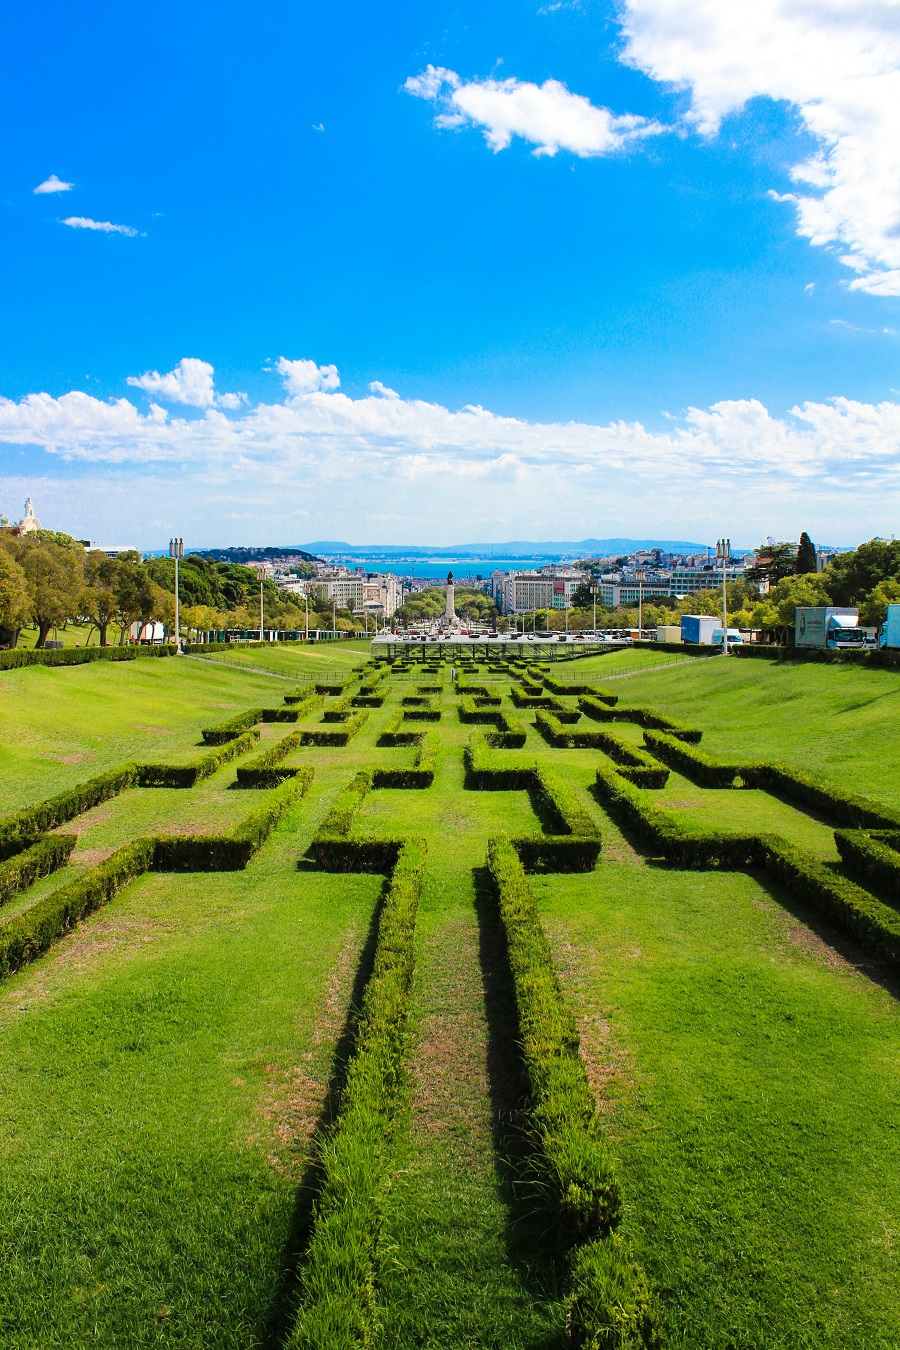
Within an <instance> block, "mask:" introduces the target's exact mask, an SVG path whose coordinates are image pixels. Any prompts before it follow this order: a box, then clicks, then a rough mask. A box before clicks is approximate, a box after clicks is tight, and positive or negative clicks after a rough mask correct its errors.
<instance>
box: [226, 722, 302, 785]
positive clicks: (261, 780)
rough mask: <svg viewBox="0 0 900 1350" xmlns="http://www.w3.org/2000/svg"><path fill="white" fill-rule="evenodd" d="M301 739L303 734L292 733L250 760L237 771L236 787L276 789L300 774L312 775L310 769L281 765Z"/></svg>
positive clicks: (298, 732)
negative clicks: (286, 780)
mask: <svg viewBox="0 0 900 1350" xmlns="http://www.w3.org/2000/svg"><path fill="white" fill-rule="evenodd" d="M302 738H303V733H302V732H301V731H292V732H291V734H290V735H289V736H283V737H282V738H281V740H280V741H276V742H275V744H274V745H272V746H270V747H269V749H268V750H264V751H263V753H262V754H261V755H257V756H256V758H255V759H251V760H250V763H249V764H243V765H241V766H240V768H239V769H238V771H237V786H238V787H239V788H273V787H277V786H278V784H279V783H283V782H284V781H285V779H287V778H296V777H297V776H298V775H299V774H302V773H309V774H310V775H312V770H311V769H299V768H297V767H293V768H288V767H287V766H286V765H284V764H283V763H282V760H285V759H287V757H288V755H289V754H291V752H292V751H294V750H296V749H297V748H298V746H299V745H300V744H301V742H302Z"/></svg>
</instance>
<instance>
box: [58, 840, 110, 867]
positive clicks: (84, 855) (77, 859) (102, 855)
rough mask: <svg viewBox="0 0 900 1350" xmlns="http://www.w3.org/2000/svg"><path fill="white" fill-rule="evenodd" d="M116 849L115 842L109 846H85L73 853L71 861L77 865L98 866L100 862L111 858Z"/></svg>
mask: <svg viewBox="0 0 900 1350" xmlns="http://www.w3.org/2000/svg"><path fill="white" fill-rule="evenodd" d="M115 851H116V846H115V845H114V844H113V845H111V846H110V847H109V848H83V849H80V850H79V851H78V852H77V853H73V854H72V856H71V858H70V860H69V861H70V862H71V863H72V864H73V866H75V867H97V866H98V864H99V863H102V862H106V860H107V858H111V857H112V855H113V854H114V853H115Z"/></svg>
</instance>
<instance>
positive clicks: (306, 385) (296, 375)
mask: <svg viewBox="0 0 900 1350" xmlns="http://www.w3.org/2000/svg"><path fill="white" fill-rule="evenodd" d="M275 369H276V370H277V371H278V374H279V375H280V376H281V377H282V379H283V380H284V385H285V388H286V389H287V391H288V393H289V394H292V395H294V396H295V397H296V396H298V395H301V394H314V393H316V392H317V391H318V390H326V391H327V390H330V389H337V388H338V386H339V385H340V382H341V379H340V376H339V375H338V370H337V366H317V365H316V363H315V361H304V360H300V361H289V360H288V359H287V357H286V356H279V358H278V360H277V361H276V362H275Z"/></svg>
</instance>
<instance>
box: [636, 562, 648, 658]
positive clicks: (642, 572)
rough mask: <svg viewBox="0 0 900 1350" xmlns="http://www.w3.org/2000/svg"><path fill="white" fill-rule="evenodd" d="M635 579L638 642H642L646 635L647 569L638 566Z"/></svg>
mask: <svg viewBox="0 0 900 1350" xmlns="http://www.w3.org/2000/svg"><path fill="white" fill-rule="evenodd" d="M634 579H635V581H636V582H637V584H638V642H640V641H641V639H642V638H643V636H644V582H645V581H646V580H647V569H646V568H645V567H636V568H635V569H634Z"/></svg>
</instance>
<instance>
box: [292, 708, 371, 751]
mask: <svg viewBox="0 0 900 1350" xmlns="http://www.w3.org/2000/svg"><path fill="white" fill-rule="evenodd" d="M368 718H369V714H368V713H367V712H366V710H365V708H360V709H358V711H357V712H355V713H354V714H353V716H352V717H348V719H347V721H346V722H344V723H343V725H342V726H339V727H327V726H323V725H321V724H320V725H319V726H317V727H312V728H311V729H310V730H309V731H301V733H300V744H301V745H349V743H350V741H351V740H352V739H353V737H354V736H355V735H356V733H357V732H358V731H359V730H360V729H361V728H362V727H364V726H365V724H366V722H367V721H368Z"/></svg>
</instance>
